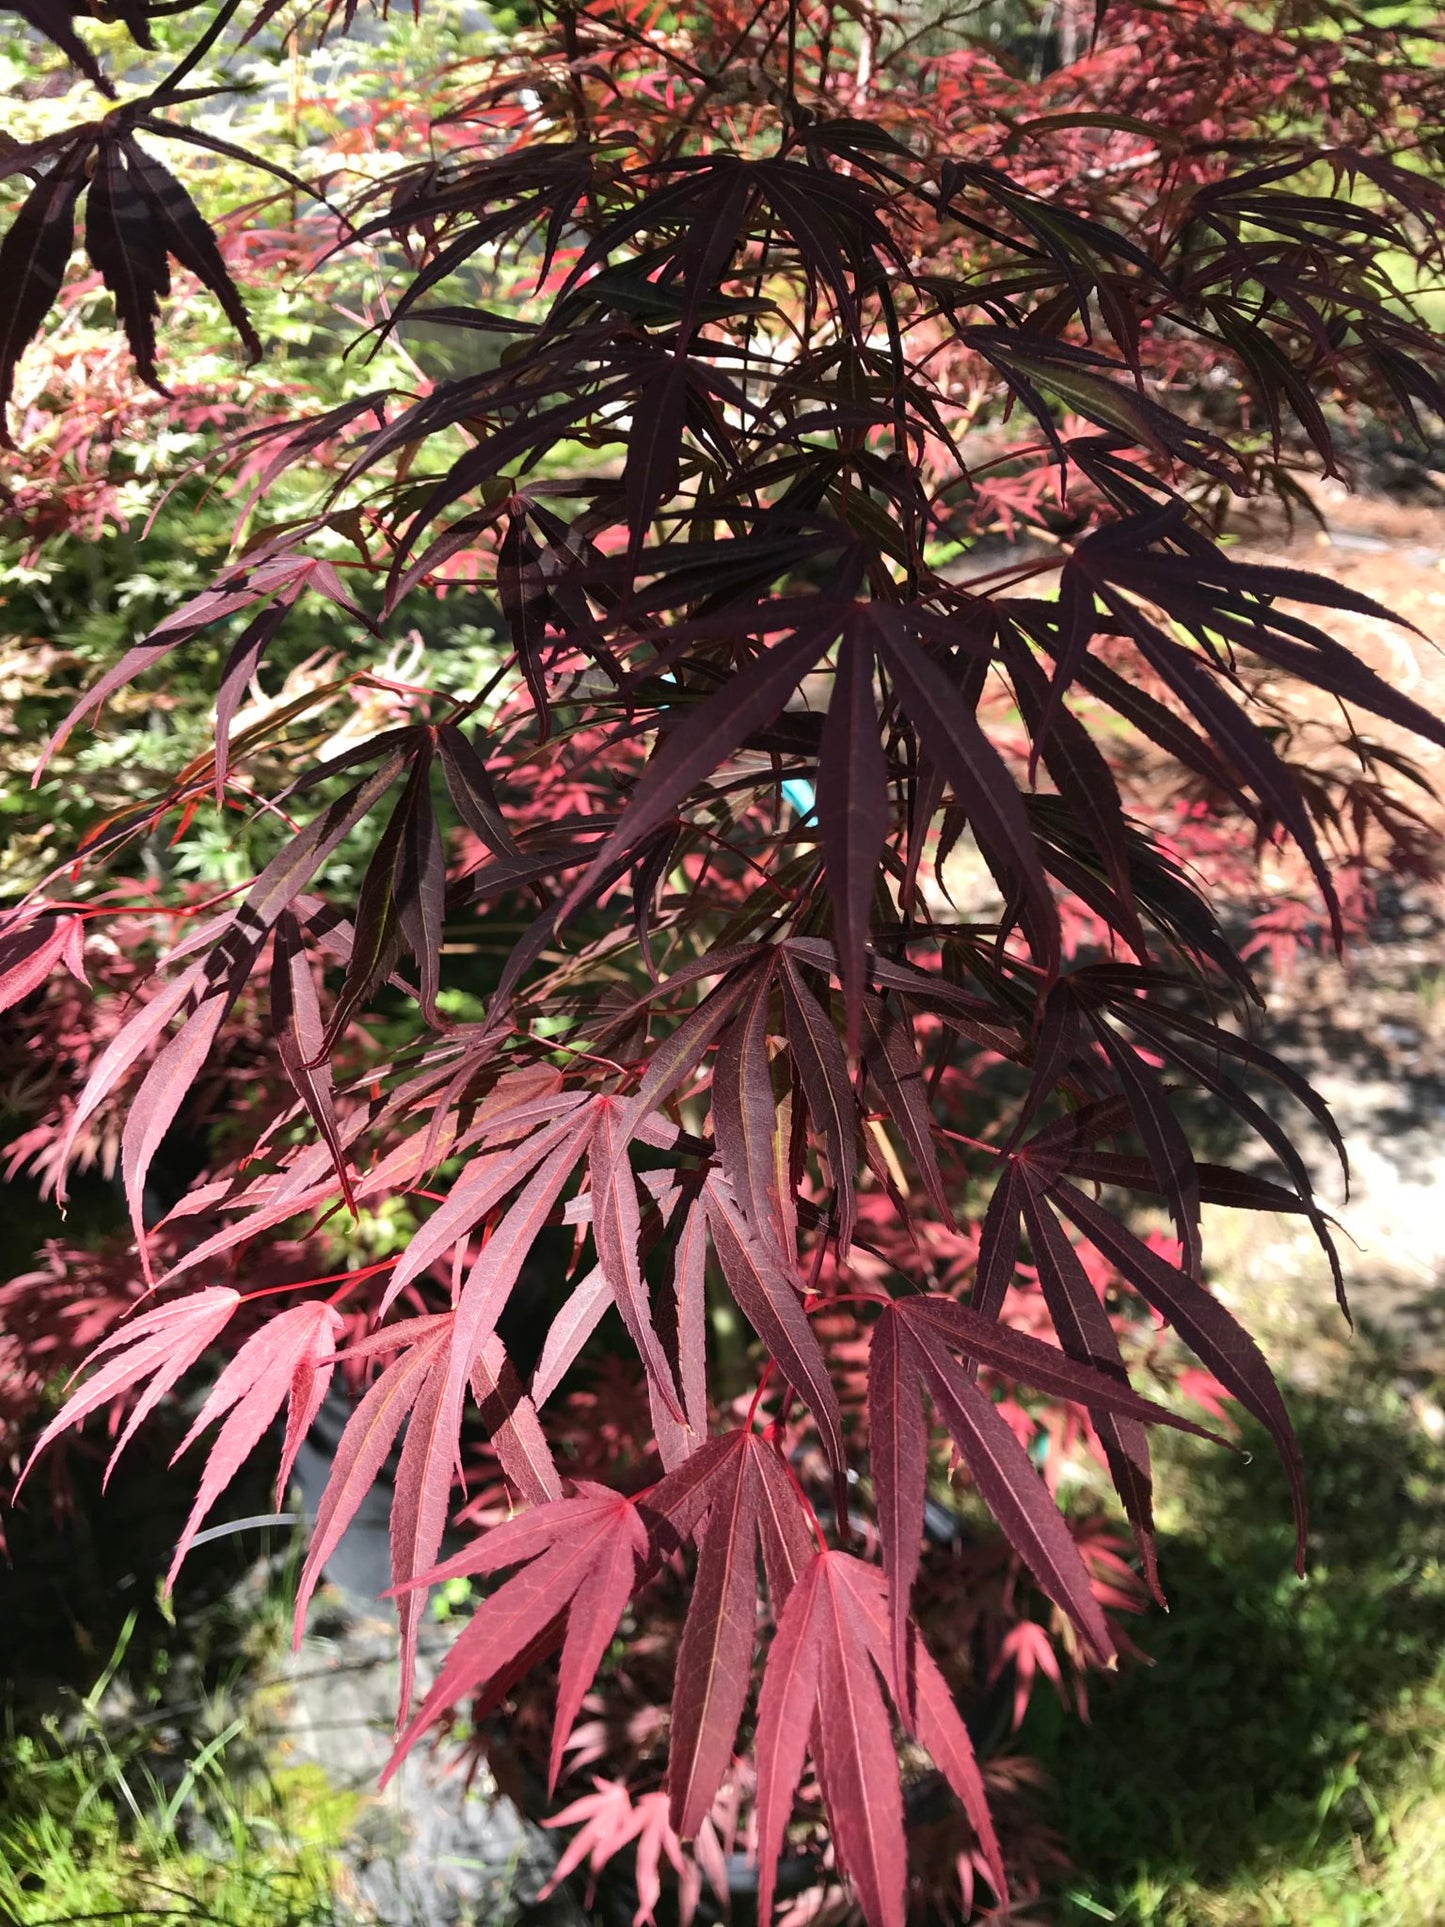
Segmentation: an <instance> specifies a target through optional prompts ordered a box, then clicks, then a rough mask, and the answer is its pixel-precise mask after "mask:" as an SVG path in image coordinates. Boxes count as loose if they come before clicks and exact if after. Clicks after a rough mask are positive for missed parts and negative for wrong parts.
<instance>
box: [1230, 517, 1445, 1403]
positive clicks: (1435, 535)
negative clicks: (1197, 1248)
mask: <svg viewBox="0 0 1445 1927" xmlns="http://www.w3.org/2000/svg"><path fill="white" fill-rule="evenodd" d="M1316 500H1317V502H1318V504H1319V507H1320V509H1321V512H1322V514H1323V516H1324V519H1325V521H1326V523H1327V526H1328V533H1325V532H1323V531H1320V530H1317V529H1314V528H1310V527H1302V528H1297V529H1296V530H1295V532H1294V534H1293V536H1291V535H1290V533H1289V532H1288V531H1287V530H1285V529H1284V528H1282V527H1276V528H1273V529H1270V528H1262V527H1254V528H1241V529H1240V531H1239V535H1240V538H1241V539H1240V542H1239V546H1238V548H1237V549H1236V551H1235V553H1236V554H1237V555H1239V557H1240V558H1241V559H1242V560H1249V561H1274V562H1279V561H1281V560H1284V561H1287V562H1288V563H1289V564H1290V565H1291V566H1293V567H1296V568H1304V569H1310V570H1313V571H1317V572H1319V573H1321V574H1326V575H1329V576H1331V577H1332V578H1334V579H1335V580H1336V581H1338V582H1340V583H1342V584H1345V585H1347V586H1348V587H1350V588H1352V589H1356V590H1358V591H1360V592H1361V593H1362V594H1364V595H1367V596H1370V597H1372V598H1373V599H1374V600H1375V601H1377V602H1380V603H1382V604H1383V605H1384V606H1385V607H1386V608H1388V609H1390V610H1392V611H1393V612H1394V613H1395V614H1397V615H1399V616H1402V617H1404V618H1405V619H1406V620H1407V621H1409V622H1412V623H1414V624H1415V625H1416V627H1417V628H1418V629H1419V630H1421V631H1423V632H1424V633H1423V637H1421V636H1411V635H1409V634H1408V632H1403V631H1400V630H1398V629H1394V628H1391V627H1390V626H1388V625H1386V624H1383V623H1380V622H1377V621H1374V620H1372V619H1369V618H1365V617H1359V616H1354V615H1350V614H1343V615H1336V614H1333V613H1331V614H1329V615H1328V617H1327V620H1326V622H1325V624H1324V626H1325V627H1326V628H1327V629H1328V630H1329V632H1330V633H1331V634H1333V635H1335V636H1337V637H1338V638H1339V640H1340V641H1342V642H1344V643H1346V644H1347V645H1348V646H1349V647H1351V648H1352V649H1354V650H1356V651H1357V652H1358V653H1359V654H1360V656H1361V657H1362V658H1363V659H1364V660H1365V661H1366V662H1368V663H1369V664H1370V666H1371V667H1372V668H1374V669H1376V670H1377V671H1378V672H1379V673H1380V674H1381V675H1383V676H1386V677H1387V678H1388V679H1389V680H1390V682H1391V683H1392V684H1393V685H1394V686H1395V687H1396V688H1399V689H1402V690H1404V691H1405V692H1407V693H1408V694H1409V695H1411V696H1412V697H1413V698H1414V699H1415V700H1416V701H1417V702H1419V703H1421V704H1422V705H1423V706H1424V707H1426V708H1427V709H1430V710H1433V711H1434V712H1435V713H1437V714H1445V647H1442V644H1445V489H1442V493H1441V497H1440V502H1439V505H1438V506H1437V505H1435V504H1434V503H1432V502H1423V503H1422V502H1420V501H1411V502H1398V501H1393V500H1391V499H1389V498H1387V497H1381V496H1350V495H1347V494H1346V493H1345V491H1344V490H1343V489H1341V488H1339V487H1337V486H1336V485H1333V484H1324V485H1323V486H1321V487H1320V488H1319V489H1317V490H1316ZM1314 613H1315V614H1316V615H1317V613H1318V612H1314ZM1373 733H1376V734H1378V735H1379V736H1380V737H1382V738H1385V739H1388V738H1389V735H1390V734H1391V732H1388V731H1387V730H1386V729H1385V728H1384V727H1381V728H1379V729H1378V730H1375V731H1374V732H1373ZM1398 741H1399V743H1400V745H1401V747H1405V746H1406V739H1405V738H1404V737H1403V735H1398ZM1408 748H1409V753H1410V754H1411V755H1412V756H1413V757H1414V758H1415V760H1416V761H1417V762H1418V763H1419V764H1420V765H1421V766H1422V768H1423V769H1424V770H1425V771H1426V773H1427V774H1428V775H1429V777H1430V780H1431V781H1432V782H1433V783H1434V785H1435V786H1436V788H1437V789H1438V790H1439V791H1440V792H1441V795H1442V798H1445V751H1441V750H1437V749H1433V748H1431V747H1430V746H1429V745H1420V744H1418V743H1416V742H1413V741H1411V742H1410V743H1409V744H1408ZM1267 989H1268V994H1269V1000H1270V1006H1271V1019H1270V1025H1269V1030H1270V1033H1271V1041H1272V1042H1273V1043H1274V1045H1275V1047H1276V1048H1278V1049H1279V1050H1280V1051H1281V1052H1282V1053H1283V1054H1284V1055H1285V1056H1287V1057H1288V1058H1289V1060H1290V1061H1291V1062H1292V1063H1294V1064H1295V1065H1297V1067H1298V1068H1299V1069H1300V1070H1302V1071H1303V1072H1304V1073H1305V1074H1306V1075H1307V1076H1308V1077H1309V1078H1310V1079H1311V1081H1312V1082H1313V1083H1314V1084H1315V1086H1316V1088H1317V1089H1318V1090H1319V1091H1320V1092H1321V1094H1322V1095H1323V1096H1324V1097H1325V1099H1326V1100H1327V1101H1328V1103H1329V1104H1330V1106H1331V1108H1332V1110H1333V1111H1334V1113H1335V1117H1336V1119H1337V1121H1338V1123H1339V1125H1340V1128H1341V1130H1342V1132H1343V1133H1344V1136H1345V1139H1346V1142H1347V1144H1348V1146H1349V1150H1350V1157H1351V1165H1352V1184H1351V1188H1350V1197H1349V1200H1348V1202H1344V1201H1343V1189H1342V1187H1341V1186H1340V1185H1339V1183H1338V1182H1337V1181H1333V1182H1332V1176H1333V1174H1332V1172H1331V1170H1330V1167H1331V1165H1332V1163H1333V1160H1332V1159H1331V1158H1330V1157H1329V1154H1328V1152H1327V1150H1326V1147H1325V1146H1324V1144H1323V1142H1322V1141H1317V1142H1316V1143H1315V1150H1316V1156H1315V1159H1314V1163H1315V1166H1316V1169H1317V1171H1318V1172H1319V1173H1320V1174H1321V1185H1322V1194H1323V1196H1324V1197H1325V1198H1326V1199H1327V1200H1328V1201H1329V1202H1330V1204H1331V1206H1332V1207H1335V1208H1337V1215H1338V1217H1339V1220H1340V1223H1341V1225H1342V1226H1343V1227H1344V1229H1345V1230H1346V1232H1347V1233H1348V1234H1349V1238H1350V1239H1352V1240H1353V1248H1352V1247H1351V1245H1350V1244H1349V1243H1348V1242H1346V1243H1345V1244H1344V1246H1343V1249H1344V1252H1345V1264H1346V1274H1347V1280H1348V1283H1349V1286H1350V1292H1351V1299H1352V1304H1353V1306H1354V1310H1355V1313H1356V1316H1357V1318H1359V1319H1360V1320H1361V1321H1362V1322H1364V1323H1367V1324H1369V1325H1371V1326H1373V1327H1375V1328H1377V1329H1380V1330H1382V1331H1384V1332H1386V1333H1388V1334H1389V1335H1390V1337H1391V1338H1392V1339H1394V1340H1395V1341H1396V1342H1397V1343H1398V1344H1399V1346H1400V1347H1401V1350H1402V1355H1403V1359H1404V1362H1405V1364H1406V1365H1407V1368H1408V1369H1410V1370H1412V1371H1414V1372H1418V1373H1420V1374H1421V1375H1429V1376H1445V890H1442V889H1441V888H1440V887H1438V886H1431V885H1418V884H1415V885H1410V886H1409V887H1408V888H1405V889H1402V890H1385V891H1383V892H1382V893H1381V901H1380V905H1379V914H1378V915H1377V917H1376V918H1375V919H1374V921H1373V923H1372V925H1371V928H1370V930H1369V933H1368V938H1367V940H1366V941H1365V942H1364V943H1362V944H1360V945H1358V946H1357V947H1356V948H1355V949H1354V950H1353V951H1352V953H1351V954H1350V956H1349V957H1348V958H1347V959H1346V960H1345V962H1343V963H1340V962H1338V961H1336V960H1335V959H1333V958H1331V957H1306V958H1303V959H1301V960H1300V961H1299V963H1298V964H1297V965H1296V966H1295V967H1294V969H1293V970H1292V971H1290V972H1289V973H1288V974H1286V975H1283V976H1275V977H1274V978H1273V979H1272V981H1271V982H1270V983H1269V984H1268V985H1267ZM1220 1230H1221V1232H1224V1235H1225V1237H1226V1239H1227V1240H1228V1242H1229V1243H1230V1244H1232V1245H1233V1246H1234V1250H1233V1252H1232V1257H1231V1261H1230V1263H1229V1264H1228V1265H1226V1267H1225V1269H1226V1270H1231V1269H1232V1270H1233V1272H1234V1275H1235V1277H1236V1278H1237V1280H1238V1285H1239V1288H1240V1289H1241V1290H1243V1291H1245V1292H1252V1291H1256V1290H1265V1291H1268V1292H1269V1293H1270V1295H1271V1297H1275V1296H1276V1294H1278V1293H1279V1292H1280V1291H1281V1290H1282V1289H1284V1290H1296V1291H1302V1292H1303V1295H1304V1297H1305V1299H1306V1300H1309V1301H1313V1302H1315V1303H1316V1304H1317V1303H1318V1302H1319V1301H1321V1300H1323V1299H1324V1298H1325V1297H1327V1296H1328V1295H1329V1284H1328V1278H1327V1274H1326V1272H1325V1268H1324V1265H1323V1262H1322V1260H1321V1258H1320V1255H1319V1253H1318V1251H1317V1249H1316V1248H1315V1246H1314V1242H1313V1239H1312V1238H1311V1237H1310V1235H1309V1233H1308V1232H1307V1231H1304V1230H1302V1229H1301V1228H1300V1227H1299V1226H1297V1225H1295V1224H1292V1223H1290V1222H1289V1221H1287V1220H1276V1221H1273V1222H1272V1223H1271V1224H1270V1225H1269V1226H1268V1228H1265V1227H1263V1226H1262V1225H1260V1226H1256V1227H1255V1228H1253V1229H1252V1230H1251V1231H1250V1232H1249V1233H1248V1234H1247V1235H1244V1236H1241V1233H1240V1231H1239V1230H1238V1228H1234V1229H1233V1230H1232V1231H1229V1232H1225V1231H1224V1227H1223V1226H1221V1227H1220ZM1221 1283H1224V1284H1225V1287H1226V1290H1227V1289H1229V1286H1228V1283H1227V1282H1226V1280H1225V1278H1224V1277H1223V1276H1222V1277H1221Z"/></svg>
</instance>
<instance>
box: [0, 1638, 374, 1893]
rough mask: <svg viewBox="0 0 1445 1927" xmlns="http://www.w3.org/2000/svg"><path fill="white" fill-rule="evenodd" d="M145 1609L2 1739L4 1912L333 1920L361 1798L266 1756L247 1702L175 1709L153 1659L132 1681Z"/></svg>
mask: <svg viewBox="0 0 1445 1927" xmlns="http://www.w3.org/2000/svg"><path fill="white" fill-rule="evenodd" d="M136 1617H137V1616H136V1615H135V1614H131V1615H130V1617H129V1618H128V1619H127V1621H126V1623H125V1627H124V1629H123V1631H122V1634H121V1637H120V1639H119V1640H118V1641H117V1644H116V1648H115V1651H114V1652H113V1653H112V1655H111V1658H110V1661H109V1662H108V1663H107V1665H106V1667H105V1668H104V1669H103V1671H102V1672H101V1675H100V1677H99V1679H98V1680H97V1681H96V1683H95V1685H94V1686H93V1688H92V1689H91V1691H90V1692H89V1693H88V1694H87V1695H86V1697H85V1698H84V1699H83V1700H81V1701H79V1702H78V1703H76V1704H75V1705H73V1706H70V1707H67V1708H64V1709H62V1710H60V1711H58V1712H54V1713H51V1714H48V1715H46V1716H45V1717H44V1718H42V1719H39V1720H35V1719H31V1720H29V1721H28V1722H27V1723H26V1724H25V1725H24V1726H23V1727H18V1726H17V1723H16V1722H15V1721H14V1719H13V1718H12V1720H11V1723H10V1726H9V1730H8V1732H7V1734H6V1737H5V1739H4V1741H3V1742H0V1920H3V1921H4V1922H5V1923H6V1927H52V1924H53V1927H59V1923H61V1922H66V1923H70V1922H76V1923H79V1922H83V1921H86V1920H101V1919H104V1920H108V1921H111V1922H113V1923H116V1924H117V1927H131V1924H132V1923H135V1927H139V1923H141V1922H149V1921H158V1920H169V1921H177V1922H180V1921H188V1920H190V1921H197V1922H208V1923H211V1924H212V1927H333V1923H335V1922H336V1921H337V1920H338V1918H339V1916H338V1909H337V1904H336V1891H335V1868H336V1866H337V1849H338V1848H339V1846H340V1844H341V1841H342V1839H343V1837H344V1835H345V1833H346V1831H347V1829H348V1827H349V1826H350V1824H351V1822H352V1819H353V1818H354V1811H355V1808H356V1805H357V1802H356V1799H355V1797H354V1796H352V1795H348V1794H338V1793H337V1792H335V1791H334V1790H333V1789H332V1788H331V1787H330V1786H329V1785H328V1783H327V1781H326V1779H325V1776H324V1775H323V1774H322V1773H321V1772H320V1771H319V1769H316V1768H312V1767H281V1768H277V1767H275V1766H273V1765H271V1764H270V1763H268V1762H267V1761H265V1760H264V1759H262V1758H260V1757H258V1756H257V1753H256V1749H255V1748H254V1746H252V1745H250V1744H249V1742H248V1738H247V1721H246V1715H245V1704H244V1700H240V1699H233V1698H231V1697H230V1696H229V1695H228V1694H226V1693H224V1692H220V1693H213V1694H209V1695H205V1696H203V1697H202V1698H201V1700H200V1701H199V1702H198V1703H193V1704H191V1705H189V1706H187V1707H184V1708H178V1707H174V1706H172V1705H170V1704H168V1698H167V1683H166V1678H165V1673H164V1669H159V1668H157V1669H155V1670H154V1671H153V1672H152V1675H151V1677H150V1678H149V1680H148V1681H147V1682H146V1685H145V1688H144V1690H143V1691H141V1692H140V1693H139V1694H137V1693H136V1691H135V1689H134V1686H133V1685H132V1684H131V1683H130V1680H129V1677H128V1675H127V1674H126V1673H125V1672H124V1671H123V1669H124V1668H125V1665H126V1662H127V1658H128V1653H129V1648H130V1645H131V1640H132V1635H133V1633H134V1630H135V1625H136Z"/></svg>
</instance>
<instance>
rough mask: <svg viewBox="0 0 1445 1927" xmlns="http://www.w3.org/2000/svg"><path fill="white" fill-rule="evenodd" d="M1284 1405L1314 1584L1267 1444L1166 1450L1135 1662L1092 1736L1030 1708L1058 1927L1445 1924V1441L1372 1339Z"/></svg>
mask: <svg viewBox="0 0 1445 1927" xmlns="http://www.w3.org/2000/svg"><path fill="white" fill-rule="evenodd" d="M1290 1403H1291V1409H1292V1411H1293V1414H1294V1418H1295V1422H1296V1425H1297V1427H1298V1429H1299V1432H1300V1436H1301V1441H1302V1444H1303V1446H1304V1452H1305V1459H1306V1464H1307V1466H1308V1467H1309V1471H1310V1487H1311V1493H1310V1496H1311V1534H1310V1537H1311V1555H1310V1570H1309V1573H1308V1576H1307V1577H1306V1578H1305V1579H1304V1580H1303V1581H1301V1580H1298V1579H1296V1578H1295V1576H1294V1572H1293V1559H1292V1544H1291V1540H1292V1533H1291V1528H1290V1523H1289V1517H1288V1507H1287V1501H1286V1497H1285V1493H1284V1488H1283V1480H1282V1478H1281V1477H1280V1475H1279V1474H1278V1473H1277V1471H1276V1470H1275V1468H1274V1466H1273V1464H1272V1461H1271V1457H1270V1453H1269V1448H1268V1446H1267V1444H1266V1443H1265V1442H1264V1441H1262V1440H1260V1439H1256V1438H1254V1437H1250V1438H1248V1439H1247V1441H1246V1442H1247V1443H1248V1445H1249V1446H1250V1449H1251V1457H1250V1459H1248V1460H1241V1459H1236V1458H1233V1457H1232V1456H1228V1455H1224V1454H1221V1453H1218V1452H1217V1451H1211V1450H1210V1449H1209V1448H1199V1449H1197V1450H1196V1449H1194V1446H1193V1442H1192V1441H1191V1442H1189V1443H1188V1444H1186V1445H1184V1446H1183V1447H1179V1448H1174V1449H1170V1450H1167V1454H1161V1457H1162V1458H1163V1465H1162V1467H1161V1474H1160V1491H1161V1500H1162V1503H1161V1508H1160V1524H1161V1544H1160V1567H1161V1570H1162V1574H1163V1579H1164V1583H1165V1586H1166V1588H1167V1589H1168V1592H1169V1595H1170V1601H1171V1605H1172V1606H1173V1609H1174V1610H1173V1611H1172V1613H1171V1614H1170V1615H1169V1617H1168V1618H1165V1617H1163V1616H1162V1615H1160V1614H1157V1613H1156V1614H1154V1615H1153V1617H1152V1619H1151V1620H1150V1621H1149V1622H1148V1623H1146V1624H1145V1625H1144V1626H1143V1628H1142V1629H1141V1630H1140V1632H1139V1634H1138V1643H1139V1644H1140V1646H1141V1647H1142V1648H1143V1650H1144V1651H1145V1652H1146V1653H1147V1655H1148V1656H1149V1659H1150V1660H1151V1661H1152V1662H1153V1663H1152V1665H1149V1666H1140V1665H1137V1664H1136V1665H1129V1664H1128V1663H1126V1665H1125V1667H1124V1670H1123V1672H1122V1674H1121V1676H1120V1677H1119V1678H1118V1679H1116V1680H1108V1681H1102V1682H1100V1683H1098V1684H1097V1685H1096V1686H1095V1687H1094V1689H1093V1693H1092V1699H1093V1723H1092V1725H1091V1726H1090V1727H1087V1728H1080V1727H1078V1726H1077V1725H1074V1724H1072V1723H1069V1722H1067V1721H1066V1720H1064V1719H1061V1718H1060V1717H1058V1716H1057V1714H1056V1712H1055V1709H1054V1708H1053V1707H1052V1706H1051V1705H1050V1704H1048V1703H1047V1702H1046V1698H1045V1696H1042V1695H1041V1696H1039V1698H1038V1703H1037V1705H1036V1707H1035V1709H1034V1710H1033V1711H1031V1713H1030V1716H1029V1720H1028V1722H1027V1723H1026V1724H1025V1728H1024V1731H1023V1734H1022V1735H1021V1740H1022V1743H1023V1745H1024V1747H1025V1748H1026V1749H1027V1750H1030V1751H1033V1752H1035V1753H1036V1754H1037V1755H1038V1756H1039V1757H1040V1758H1041V1759H1042V1760H1043V1762H1044V1764H1045V1765H1046V1766H1047V1767H1048V1769H1049V1771H1050V1772H1051V1774H1052V1775H1053V1778H1054V1793H1053V1798H1052V1810H1051V1812H1050V1814H1049V1818H1050V1819H1051V1820H1052V1822H1053V1824H1054V1825H1056V1826H1057V1827H1058V1828H1059V1830H1060V1831H1061V1833H1062V1834H1063V1837H1064V1844H1065V1848H1066V1850H1067V1852H1068V1853H1069V1855H1070V1858H1071V1860H1072V1862H1073V1872H1072V1875H1071V1876H1070V1877H1069V1878H1068V1879H1067V1881H1066V1883H1065V1886H1064V1890H1063V1892H1062V1893H1061V1894H1060V1896H1059V1897H1058V1903H1057V1913H1056V1915H1055V1918H1056V1919H1057V1920H1058V1921H1059V1922H1061V1923H1065V1924H1066V1927H1085V1923H1092V1922H1095V1921H1098V1920H1106V1921H1115V1922H1121V1923H1128V1924H1129V1927H1355V1923H1361V1924H1362V1927H1363V1924H1364V1923H1369V1924H1370V1927H1431V1924H1432V1923H1437V1922H1440V1921H1442V1920H1445V1445H1442V1444H1441V1443H1440V1442H1439V1441H1438V1439H1437V1438H1435V1437H1432V1435H1431V1431H1430V1429H1429V1428H1428V1426H1427V1425H1426V1424H1425V1423H1422V1417H1421V1412H1422V1406H1421V1404H1420V1402H1418V1401H1415V1400H1411V1399H1407V1398H1405V1397H1404V1396H1402V1395H1401V1393H1400V1392H1399V1391H1398V1390H1397V1388H1396V1383H1395V1375H1394V1373H1393V1372H1392V1370H1391V1368H1390V1365H1389V1362H1388V1360H1387V1359H1386V1358H1384V1357H1382V1356H1381V1355H1380V1354H1379V1353H1378V1352H1376V1351H1374V1350H1372V1349H1371V1347H1370V1346H1369V1345H1368V1343H1366V1342H1365V1341H1357V1342H1356V1345H1355V1347H1354V1348H1353V1351H1352V1355H1351V1357H1350V1359H1349V1361H1348V1362H1347V1363H1346V1364H1345V1365H1344V1366H1343V1367H1342V1368H1341V1369H1340V1370H1339V1371H1338V1372H1337V1373H1336V1374H1335V1375H1334V1377H1333V1378H1332V1380H1331V1381H1330V1382H1328V1383H1327V1384H1326V1385H1325V1386H1324V1387H1323V1389H1321V1390H1319V1391H1316V1392H1314V1393H1312V1394H1310V1395H1308V1396H1305V1395H1302V1394H1300V1393H1298V1392H1296V1393H1294V1394H1292V1395H1291V1398H1290Z"/></svg>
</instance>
